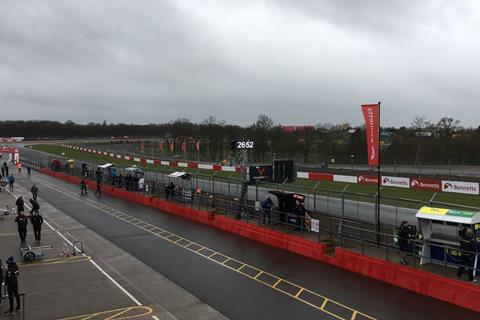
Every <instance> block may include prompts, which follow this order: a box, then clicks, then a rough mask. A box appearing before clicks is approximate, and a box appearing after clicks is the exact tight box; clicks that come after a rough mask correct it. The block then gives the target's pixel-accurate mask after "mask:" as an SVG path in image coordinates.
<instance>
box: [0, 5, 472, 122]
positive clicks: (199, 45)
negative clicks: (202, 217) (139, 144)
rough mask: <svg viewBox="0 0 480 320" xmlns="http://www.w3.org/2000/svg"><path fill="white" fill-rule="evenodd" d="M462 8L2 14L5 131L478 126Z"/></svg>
mask: <svg viewBox="0 0 480 320" xmlns="http://www.w3.org/2000/svg"><path fill="white" fill-rule="evenodd" d="M479 20H480V19H479V7H478V5H476V4H475V3H474V2H470V1H456V2H454V3H453V2H450V1H424V2H421V3H418V2H411V1H333V0H331V1H313V0H312V1H300V0H297V1H293V0H281V1H245V2H243V1H242V2H237V1H201V2H199V1H193V0H192V1H153V0H152V1H141V2H139V1H127V0H123V1H118V0H115V1H113V0H111V1H101V2H99V1H93V0H89V1H86V0H84V1H73V0H70V1H53V0H52V1H15V0H7V1H2V10H0V105H1V106H2V114H3V118H5V117H6V118H7V119H19V118H23V119H40V118H41V119H51V120H60V121H65V120H74V121H78V122H89V121H102V120H103V119H105V120H107V121H108V122H139V123H146V122H167V121H170V120H174V119H177V118H183V117H184V118H189V119H191V120H192V121H197V122H199V121H202V120H203V119H205V118H207V117H208V116H209V115H214V116H215V117H216V118H217V119H225V120H226V121H227V122H229V123H238V124H250V123H253V122H254V121H255V119H256V117H257V115H258V114H260V113H266V114H268V115H270V116H271V117H272V118H273V120H274V121H275V122H276V123H284V124H315V123H319V122H331V123H340V122H350V123H352V124H360V123H361V122H362V119H361V113H360V109H359V108H360V104H361V103H365V102H375V101H378V100H382V102H383V106H384V112H382V115H383V120H384V124H385V125H397V126H398V125H408V124H410V122H411V120H412V119H413V117H414V116H415V115H417V114H426V115H427V117H428V118H429V120H431V121H436V120H438V119H439V118H440V117H442V116H451V117H454V118H457V119H460V120H461V121H462V123H463V124H464V125H475V126H477V125H478V124H479V116H478V115H477V114H474V115H472V110H476V109H475V108H477V101H479V99H480V93H479V91H478V90H477V89H476V86H477V83H480V78H479V77H480V76H479V74H478V72H477V71H476V70H478V66H477V62H476V60H477V59H476V57H478V54H479V53H480V52H479V47H480V46H478V45H477V44H476V41H473V40H474V39H477V38H478V34H477V31H476V30H479V28H478V27H480V25H479V22H478V21H479Z"/></svg>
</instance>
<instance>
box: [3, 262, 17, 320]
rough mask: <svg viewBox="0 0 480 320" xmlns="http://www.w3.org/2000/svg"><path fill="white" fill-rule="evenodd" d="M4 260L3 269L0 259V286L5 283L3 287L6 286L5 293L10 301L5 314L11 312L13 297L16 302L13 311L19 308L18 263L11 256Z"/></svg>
mask: <svg viewBox="0 0 480 320" xmlns="http://www.w3.org/2000/svg"><path fill="white" fill-rule="evenodd" d="M6 262H7V268H6V269H5V268H4V266H3V263H2V261H1V260H0V287H1V285H2V284H3V283H5V287H6V288H7V293H8V300H9V302H10V307H9V309H8V310H7V311H6V312H5V314H13V312H14V309H13V305H14V299H15V300H16V302H17V307H16V308H15V311H17V312H19V311H20V310H21V309H20V295H19V294H18V274H19V272H18V265H17V263H16V262H15V259H14V258H13V257H8V259H7V260H6ZM0 291H1V290H0ZM1 303H2V300H1V299H0V304H1Z"/></svg>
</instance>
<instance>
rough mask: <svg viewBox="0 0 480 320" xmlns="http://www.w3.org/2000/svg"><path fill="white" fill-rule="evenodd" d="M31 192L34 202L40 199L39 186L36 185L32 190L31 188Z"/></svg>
mask: <svg viewBox="0 0 480 320" xmlns="http://www.w3.org/2000/svg"><path fill="white" fill-rule="evenodd" d="M30 192H31V193H32V197H33V200H37V197H38V187H37V184H36V183H34V184H33V186H32V188H30Z"/></svg>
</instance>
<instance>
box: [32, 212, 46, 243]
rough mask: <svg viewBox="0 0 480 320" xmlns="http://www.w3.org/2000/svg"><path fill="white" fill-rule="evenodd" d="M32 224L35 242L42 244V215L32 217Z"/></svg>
mask: <svg viewBox="0 0 480 320" xmlns="http://www.w3.org/2000/svg"><path fill="white" fill-rule="evenodd" d="M30 222H31V223H32V227H33V234H34V235H35V241H37V242H40V241H41V238H42V224H43V217H42V216H41V215H40V213H37V214H33V215H31V216H30Z"/></svg>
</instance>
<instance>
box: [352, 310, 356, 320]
mask: <svg viewBox="0 0 480 320" xmlns="http://www.w3.org/2000/svg"><path fill="white" fill-rule="evenodd" d="M356 317H357V311H353V314H352V317H351V318H350V320H355V318H356Z"/></svg>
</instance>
